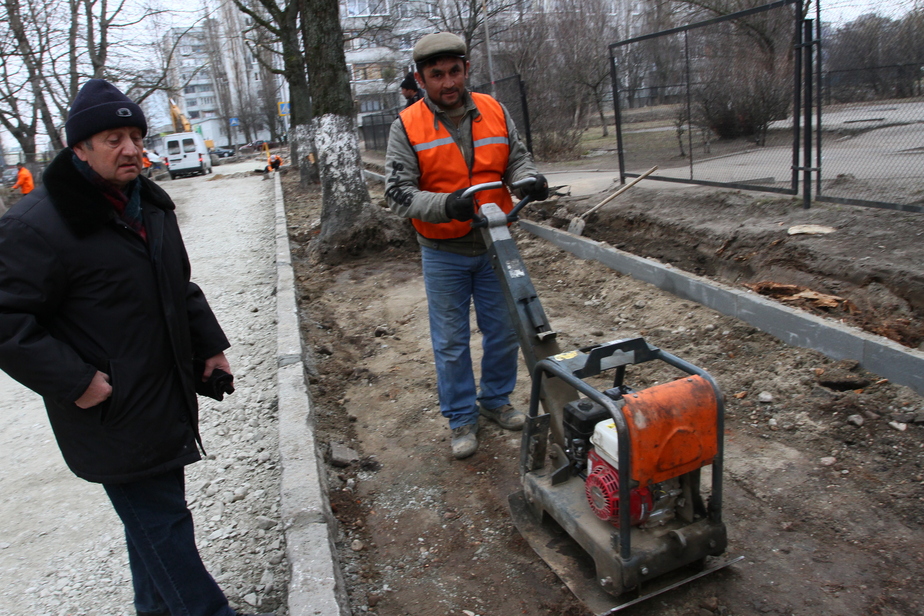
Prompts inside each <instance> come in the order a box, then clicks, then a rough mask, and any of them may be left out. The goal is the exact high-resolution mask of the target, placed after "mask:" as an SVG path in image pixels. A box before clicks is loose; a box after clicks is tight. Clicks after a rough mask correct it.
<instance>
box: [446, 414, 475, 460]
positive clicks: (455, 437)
mask: <svg viewBox="0 0 924 616" xmlns="http://www.w3.org/2000/svg"><path fill="white" fill-rule="evenodd" d="M477 435H478V419H477V418H476V419H475V423H473V424H468V425H467V426H459V427H458V428H453V429H452V455H453V456H455V458H456V460H461V459H462V458H467V457H469V456H470V455H472V454H473V453H475V452H476V451H477V450H478V436H477Z"/></svg>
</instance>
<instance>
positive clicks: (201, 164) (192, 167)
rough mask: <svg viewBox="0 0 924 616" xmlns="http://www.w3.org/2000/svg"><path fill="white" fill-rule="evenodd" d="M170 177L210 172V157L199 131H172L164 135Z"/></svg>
mask: <svg viewBox="0 0 924 616" xmlns="http://www.w3.org/2000/svg"><path fill="white" fill-rule="evenodd" d="M164 150H166V152H167V156H166V159H167V170H168V171H169V172H170V179H171V180H172V179H173V178H175V177H177V176H179V175H199V174H202V175H205V174H206V173H211V172H212V157H211V156H209V149H208V148H207V147H205V140H204V139H203V138H202V135H200V134H199V133H174V134H172V135H167V136H166V137H164Z"/></svg>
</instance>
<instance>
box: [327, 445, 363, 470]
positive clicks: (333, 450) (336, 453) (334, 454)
mask: <svg viewBox="0 0 924 616" xmlns="http://www.w3.org/2000/svg"><path fill="white" fill-rule="evenodd" d="M357 460H359V454H358V453H356V452H355V451H353V450H352V449H350V448H349V447H347V446H346V445H341V444H340V443H331V444H330V463H331V464H333V465H334V466H340V467H344V466H349V465H350V464H352V463H353V462H356V461H357Z"/></svg>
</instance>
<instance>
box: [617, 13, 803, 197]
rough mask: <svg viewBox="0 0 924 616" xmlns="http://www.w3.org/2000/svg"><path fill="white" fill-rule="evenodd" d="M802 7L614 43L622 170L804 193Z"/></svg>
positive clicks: (736, 16)
mask: <svg viewBox="0 0 924 616" xmlns="http://www.w3.org/2000/svg"><path fill="white" fill-rule="evenodd" d="M799 11H800V5H799V4H798V3H797V2H796V1H795V0H781V1H779V2H775V3H773V4H770V5H766V6H761V7H757V8H755V9H750V10H747V11H741V12H738V13H734V14H732V15H727V16H723V17H718V18H713V19H703V20H701V21H698V22H695V23H692V24H689V25H686V26H682V27H678V28H672V29H670V30H666V31H662V32H657V33H654V34H650V35H645V36H640V37H636V38H633V39H629V40H626V41H621V42H619V43H615V44H613V45H611V46H610V56H611V60H612V67H613V84H614V99H615V100H616V101H617V106H616V123H617V136H618V138H619V151H620V157H621V160H620V170H621V172H622V174H623V176H624V177H625V176H636V175H638V174H639V173H641V172H642V171H643V170H645V169H646V168H650V167H652V166H654V165H657V166H658V167H659V168H658V171H657V172H656V173H654V174H652V175H650V176H649V177H650V178H653V179H660V180H664V181H681V182H692V183H697V184H706V185H718V186H730V187H741V188H747V189H751V190H763V191H769V192H778V193H785V194H795V192H796V188H797V184H796V167H798V157H799V150H798V143H799V138H798V127H797V126H796V125H795V124H794V123H793V122H792V118H793V117H798V114H797V110H798V102H797V101H798V100H799V87H800V85H799V82H797V81H796V80H795V67H796V66H797V64H798V62H799V56H798V54H797V53H796V49H795V47H794V43H795V41H797V40H798V27H799V24H800V14H799ZM626 169H631V171H632V172H626Z"/></svg>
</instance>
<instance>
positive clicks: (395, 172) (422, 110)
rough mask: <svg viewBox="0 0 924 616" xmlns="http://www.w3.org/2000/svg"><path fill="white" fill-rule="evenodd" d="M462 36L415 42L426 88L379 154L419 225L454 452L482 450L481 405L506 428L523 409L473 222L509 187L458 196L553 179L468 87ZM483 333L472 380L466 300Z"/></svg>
mask: <svg viewBox="0 0 924 616" xmlns="http://www.w3.org/2000/svg"><path fill="white" fill-rule="evenodd" d="M466 53H467V49H466V46H465V42H464V41H463V40H462V39H461V38H459V37H458V36H456V35H455V34H451V33H449V32H440V33H437V34H428V35H426V36H424V37H423V38H421V39H420V41H418V42H417V45H415V46H414V62H415V64H416V67H415V68H416V69H417V71H416V72H415V74H414V76H415V78H416V80H417V82H418V83H419V84H420V85H421V87H422V88H423V90H424V93H425V97H424V98H423V99H422V100H419V101H417V102H415V103H413V104H411V105H410V106H408V107H407V108H405V109H404V110H403V111H402V112H401V113H400V115H399V116H398V118H397V119H396V120H395V121H394V123H393V124H392V125H391V133H390V134H389V137H388V150H387V152H386V154H385V178H386V185H387V190H386V191H385V196H386V198H387V200H388V205H389V207H391V209H392V211H393V212H395V213H397V214H398V215H400V216H405V217H407V218H410V219H411V222H412V223H413V224H414V228H415V229H417V242H418V243H419V244H420V251H421V257H422V261H423V276H424V288H425V289H426V292H427V305H428V311H429V313H430V339H431V342H432V344H433V355H434V359H435V360H436V385H437V389H438V391H439V398H440V412H441V413H442V414H443V416H444V417H446V418H447V419H448V420H449V428H450V429H451V430H452V443H451V447H452V455H453V456H454V457H455V458H457V459H461V458H467V457H468V456H470V455H472V454H474V453H475V451H476V450H477V449H478V437H477V434H478V421H479V414H480V415H484V416H485V417H487V418H488V419H490V420H492V421H495V422H497V423H498V424H499V425H500V426H501V427H502V428H504V429H506V430H522V429H523V423H524V421H525V415H524V414H523V412H522V411H520V410H517V409H515V408H514V407H513V406H512V405H511V404H510V394H511V393H513V389H514V387H515V386H516V377H517V353H518V351H519V345H518V344H517V336H516V332H515V330H514V328H513V324H512V322H511V319H510V315H509V314H508V312H507V305H506V302H505V300H504V295H503V292H502V291H501V287H500V283H499V282H498V280H497V276H495V274H494V270H493V268H492V266H491V258H490V255H489V254H488V252H487V246H486V245H485V243H484V239H483V237H482V235H481V232H480V231H479V230H478V229H472V227H471V223H470V221H471V220H472V218H474V216H475V213H476V210H477V208H478V207H479V206H480V205H481V204H483V203H496V204H498V206H500V208H501V209H502V210H503V211H505V212H510V210H511V209H512V208H513V200H512V199H511V197H510V192H509V191H508V190H507V188H505V187H502V188H498V189H494V190H487V191H482V192H480V193H478V194H476V195H474V197H464V198H463V197H462V193H463V191H464V190H465V189H466V188H468V187H469V186H471V185H473V184H481V183H484V182H494V181H500V180H503V181H504V182H506V183H507V184H508V185H509V184H511V183H513V182H516V181H518V180H522V179H525V178H529V177H536V178H537V181H536V182H535V183H534V184H533V185H532V186H530V187H529V188H526V187H524V188H522V189H519V190H520V191H521V192H522V193H523V195H522V196H525V195H526V194H529V195H530V196H531V197H532V198H533V199H535V200H537V201H543V200H545V199H547V198H548V196H549V185H548V182H547V181H546V180H545V178H544V177H542V176H541V175H539V174H538V172H537V171H536V165H535V164H534V163H533V160H532V157H531V156H530V154H529V151H528V150H527V149H526V146H524V145H523V142H522V141H520V137H519V134H518V133H517V129H516V126H515V125H514V122H513V120H512V119H511V117H510V114H509V113H508V112H507V110H506V109H505V108H504V106H503V105H501V104H500V103H499V102H498V101H496V100H494V99H493V98H491V97H490V96H488V95H486V94H478V93H476V92H469V91H468V89H467V88H466V85H465V81H466V79H467V78H468V74H469V62H468V59H467V58H466ZM472 302H474V304H475V316H476V319H477V323H478V327H479V329H480V330H481V333H482V347H483V349H484V356H483V359H482V361H481V379H480V382H479V384H478V385H479V387H477V388H476V383H475V376H474V370H473V368H472V357H471V348H470V345H471V331H470V328H469V307H470V306H471V304H472Z"/></svg>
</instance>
